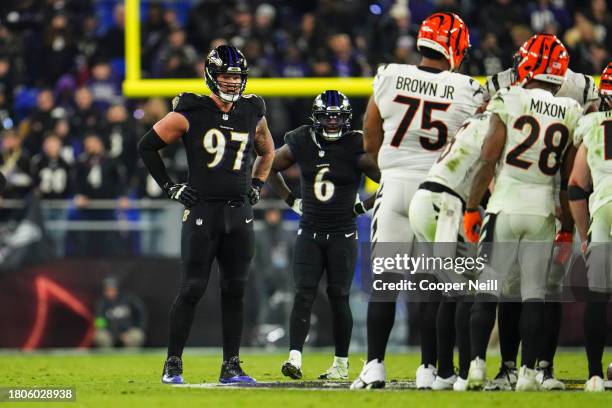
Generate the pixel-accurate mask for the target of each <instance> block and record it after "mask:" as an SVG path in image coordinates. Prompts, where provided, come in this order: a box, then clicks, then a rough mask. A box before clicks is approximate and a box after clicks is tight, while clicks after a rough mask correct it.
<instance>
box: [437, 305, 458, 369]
mask: <svg viewBox="0 0 612 408" xmlns="http://www.w3.org/2000/svg"><path fill="white" fill-rule="evenodd" d="M456 306H457V303H456V302H455V300H454V299H446V300H445V301H444V302H442V303H440V306H439V307H438V316H437V322H436V325H437V330H438V332H437V336H436V339H437V342H438V345H437V354H438V375H439V376H440V377H441V378H448V377H450V376H452V375H453V374H454V365H453V351H454V348H455V309H456Z"/></svg>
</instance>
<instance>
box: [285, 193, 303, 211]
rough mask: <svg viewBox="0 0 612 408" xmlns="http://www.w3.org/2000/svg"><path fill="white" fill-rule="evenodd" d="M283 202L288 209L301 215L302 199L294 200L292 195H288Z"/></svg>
mask: <svg viewBox="0 0 612 408" xmlns="http://www.w3.org/2000/svg"><path fill="white" fill-rule="evenodd" d="M285 202H286V203H287V205H288V206H289V207H291V209H292V210H293V211H295V212H296V213H297V214H299V215H302V199H301V198H295V196H294V195H293V194H289V195H288V196H287V198H286V199H285Z"/></svg>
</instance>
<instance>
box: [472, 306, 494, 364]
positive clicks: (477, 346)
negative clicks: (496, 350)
mask: <svg viewBox="0 0 612 408" xmlns="http://www.w3.org/2000/svg"><path fill="white" fill-rule="evenodd" d="M495 300H496V298H495V297H493V296H490V295H479V296H477V297H476V300H475V301H474V306H472V313H471V316H470V339H471V346H472V353H471V354H472V355H471V357H472V360H473V359H475V358H476V357H479V358H480V359H482V360H485V359H486V358H487V346H488V345H489V338H490V337H491V331H492V330H493V326H494V325H495V309H496V307H497V302H496V301H495Z"/></svg>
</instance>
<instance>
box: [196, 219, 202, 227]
mask: <svg viewBox="0 0 612 408" xmlns="http://www.w3.org/2000/svg"><path fill="white" fill-rule="evenodd" d="M196 225H197V226H200V225H202V219H201V218H198V219H197V220H196Z"/></svg>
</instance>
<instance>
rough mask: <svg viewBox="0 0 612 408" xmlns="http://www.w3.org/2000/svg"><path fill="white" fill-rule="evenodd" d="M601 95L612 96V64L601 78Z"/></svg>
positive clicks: (606, 68)
mask: <svg viewBox="0 0 612 408" xmlns="http://www.w3.org/2000/svg"><path fill="white" fill-rule="evenodd" d="M599 93H600V94H601V95H606V96H608V95H610V96H612V62H608V66H607V67H605V68H604V70H603V72H602V73H601V77H600V78H599Z"/></svg>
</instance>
